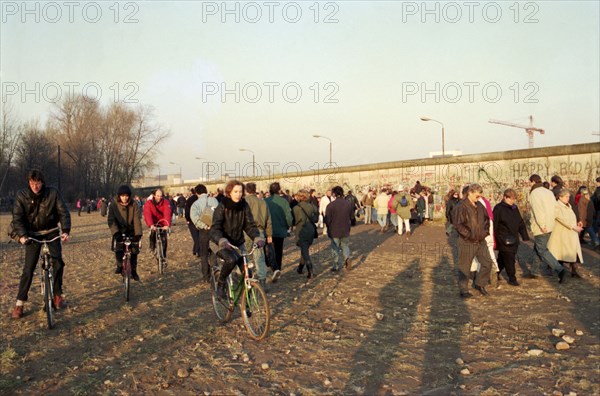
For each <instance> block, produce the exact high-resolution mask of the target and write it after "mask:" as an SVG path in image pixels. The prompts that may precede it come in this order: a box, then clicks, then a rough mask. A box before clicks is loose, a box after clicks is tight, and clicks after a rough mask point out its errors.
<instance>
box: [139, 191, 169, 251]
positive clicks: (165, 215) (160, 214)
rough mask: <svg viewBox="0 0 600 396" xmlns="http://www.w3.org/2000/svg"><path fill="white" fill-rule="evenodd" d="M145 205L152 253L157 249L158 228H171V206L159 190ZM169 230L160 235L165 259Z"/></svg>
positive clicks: (145, 219) (145, 216) (145, 217)
mask: <svg viewBox="0 0 600 396" xmlns="http://www.w3.org/2000/svg"><path fill="white" fill-rule="evenodd" d="M151 198H152V199H148V201H146V204H145V205H144V221H145V222H146V225H147V226H148V227H149V228H150V251H151V252H152V253H155V252H154V250H155V249H156V227H167V228H169V227H171V204H170V202H169V201H168V200H167V199H165V198H164V197H163V192H162V190H161V189H160V188H157V189H156V191H154V192H153V193H152V195H151ZM166 231H167V230H164V231H162V232H161V233H160V236H161V239H162V245H163V257H165V258H166V257H167V232H166Z"/></svg>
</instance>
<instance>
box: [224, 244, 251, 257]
mask: <svg viewBox="0 0 600 396" xmlns="http://www.w3.org/2000/svg"><path fill="white" fill-rule="evenodd" d="M229 246H231V248H232V249H233V250H235V251H236V252H237V253H238V254H239V255H240V256H242V257H248V256H251V255H252V253H254V251H255V250H256V248H257V247H258V246H257V245H256V243H253V244H252V250H250V251H249V252H248V253H242V250H241V249H240V248H238V247H237V246H234V245H232V244H229Z"/></svg>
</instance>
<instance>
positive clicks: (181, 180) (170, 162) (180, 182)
mask: <svg viewBox="0 0 600 396" xmlns="http://www.w3.org/2000/svg"><path fill="white" fill-rule="evenodd" d="M169 164H171V165H177V166H179V184H183V178H182V177H181V165H179V164H177V163H175V162H173V161H169Z"/></svg>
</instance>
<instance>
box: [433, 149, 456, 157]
mask: <svg viewBox="0 0 600 396" xmlns="http://www.w3.org/2000/svg"><path fill="white" fill-rule="evenodd" d="M459 155H463V153H462V151H460V150H446V151H445V152H444V156H445V157H456V156H459ZM429 158H442V152H441V151H430V152H429Z"/></svg>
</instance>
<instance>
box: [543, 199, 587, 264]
mask: <svg viewBox="0 0 600 396" xmlns="http://www.w3.org/2000/svg"><path fill="white" fill-rule="evenodd" d="M554 214H555V218H556V222H555V223H554V230H552V234H551V235H550V240H549V241H548V250H549V251H550V253H552V255H553V256H554V257H556V259H557V260H560V261H565V262H567V263H574V262H576V261H577V259H578V258H579V262H580V263H583V254H582V253H581V244H580V243H579V233H578V232H577V231H575V230H573V227H575V226H577V217H576V216H575V212H573V209H571V205H565V204H564V203H562V202H561V201H556V206H555V208H554Z"/></svg>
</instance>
